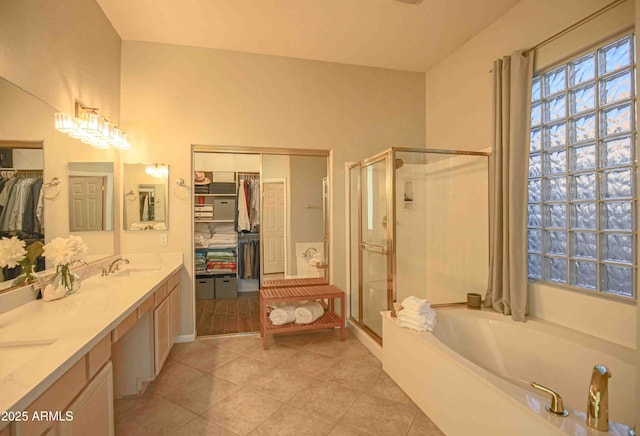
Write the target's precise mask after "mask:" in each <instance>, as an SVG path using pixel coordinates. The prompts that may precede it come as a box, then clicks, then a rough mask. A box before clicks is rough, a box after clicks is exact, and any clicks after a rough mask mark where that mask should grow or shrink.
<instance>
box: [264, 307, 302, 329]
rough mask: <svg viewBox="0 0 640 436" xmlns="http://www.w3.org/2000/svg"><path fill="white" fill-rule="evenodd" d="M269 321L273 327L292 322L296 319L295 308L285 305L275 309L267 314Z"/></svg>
mask: <svg viewBox="0 0 640 436" xmlns="http://www.w3.org/2000/svg"><path fill="white" fill-rule="evenodd" d="M269 319H270V320H271V322H272V323H273V325H284V324H287V323H290V322H293V321H295V319H296V306H295V305H294V304H285V305H284V306H280V307H276V308H275V309H273V310H272V311H271V313H270V314H269Z"/></svg>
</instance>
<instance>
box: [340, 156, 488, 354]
mask: <svg viewBox="0 0 640 436" xmlns="http://www.w3.org/2000/svg"><path fill="white" fill-rule="evenodd" d="M397 152H405V153H407V152H408V153H423V154H439V155H442V154H449V155H464V156H483V157H486V158H487V178H488V188H489V192H488V197H487V198H488V200H489V213H491V212H490V211H491V204H492V201H493V199H492V189H491V177H490V168H491V164H492V162H491V153H490V152H485V151H472V150H469V151H466V150H446V149H430V148H410V147H406V148H405V147H390V148H387V149H386V150H384V151H381V152H379V153H377V154H374V155H373V156H371V157H368V158H365V159H363V160H361V161H359V162H356V163H354V164H351V165H349V166H348V169H349V174H348V177H349V179H350V178H351V170H352V169H353V168H356V167H358V168H360V171H359V173H358V190H357V201H358V216H357V220H358V230H357V232H358V272H357V273H358V289H357V292H358V318H359V319H355V318H353V317H352V316H351V298H349V318H348V319H349V321H350V322H353V323H354V324H356V325H357V326H358V327H360V328H361V329H363V330H364V331H365V332H366V333H367V334H368V335H369V336H370V337H371V338H372V339H374V340H375V341H376V342H378V343H380V344H382V337H380V336H378V334H377V333H376V332H375V331H373V330H372V329H371V328H369V327H368V326H366V325H365V324H364V322H363V321H362V319H363V315H362V314H363V304H362V291H363V289H362V243H363V242H362V169H363V168H364V167H367V166H369V165H372V164H374V163H378V162H380V161H381V160H384V159H386V163H387V168H386V181H385V185H386V190H387V193H386V195H387V217H391V218H390V219H389V218H387V247H388V248H387V249H388V253H387V275H388V277H387V310H391V311H393V310H394V308H393V303H394V302H395V301H396V297H397V288H396V286H397V262H396V245H395V242H396V225H395V223H396V183H395V180H396V166H395V162H396V153H397ZM349 201H350V202H351V201H353V195H352V193H351V180H349ZM348 208H349V214H348V215H347V216H348V219H349V222H348V229H349V244H347V246H348V247H349V277H350V278H351V277H352V275H353V271H352V269H351V267H352V265H351V256H352V253H351V238H352V237H353V235H352V234H351V233H352V232H351V223H352V219H353V217H352V216H351V213H350V212H351V204H349V205H348ZM490 240H491V234H490V232H489V241H490ZM350 282H351V279H350ZM351 285H352V283H349V289H350V293H351V292H353V291H354V289H351ZM459 304H465V303H464V302H462V303H458V302H454V303H444V304H438V305H434V307H435V306H440V307H443V306H451V305H459Z"/></svg>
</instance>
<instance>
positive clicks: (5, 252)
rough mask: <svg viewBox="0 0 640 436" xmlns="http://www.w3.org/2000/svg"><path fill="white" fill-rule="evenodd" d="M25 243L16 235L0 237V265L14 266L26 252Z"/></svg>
mask: <svg viewBox="0 0 640 436" xmlns="http://www.w3.org/2000/svg"><path fill="white" fill-rule="evenodd" d="M25 246H26V243H25V242H24V241H22V240H20V239H18V238H17V237H16V236H14V237H12V238H2V239H0V267H3V268H4V267H5V266H7V267H9V268H14V267H16V266H18V264H19V263H20V261H21V260H23V259H24V257H25V255H26V254H27V250H25Z"/></svg>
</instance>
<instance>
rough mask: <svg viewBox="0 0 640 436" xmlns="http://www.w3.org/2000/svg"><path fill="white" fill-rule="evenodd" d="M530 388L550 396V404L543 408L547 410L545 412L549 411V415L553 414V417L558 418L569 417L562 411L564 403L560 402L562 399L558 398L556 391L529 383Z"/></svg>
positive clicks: (567, 413)
mask: <svg viewBox="0 0 640 436" xmlns="http://www.w3.org/2000/svg"><path fill="white" fill-rule="evenodd" d="M530 384H531V386H532V387H534V388H536V389H538V390H541V391H542V392H546V393H547V394H549V395H551V404H547V405H546V406H545V409H547V411H549V412H550V413H553V414H554V415H558V416H567V415H569V412H567V411H566V410H565V409H564V403H563V402H562V397H561V396H560V394H559V393H557V392H556V391H554V390H553V389H549V388H548V387H546V386H542V385H541V384H538V383H536V382H531V383H530Z"/></svg>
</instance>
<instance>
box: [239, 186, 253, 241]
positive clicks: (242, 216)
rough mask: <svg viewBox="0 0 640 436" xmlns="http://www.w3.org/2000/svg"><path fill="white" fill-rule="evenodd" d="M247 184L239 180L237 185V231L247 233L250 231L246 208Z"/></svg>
mask: <svg viewBox="0 0 640 436" xmlns="http://www.w3.org/2000/svg"><path fill="white" fill-rule="evenodd" d="M246 186H247V183H246V181H245V180H240V183H239V185H238V226H237V228H238V231H239V232H248V231H250V230H251V221H250V220H249V209H248V208H247V204H248V203H247V191H246Z"/></svg>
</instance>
